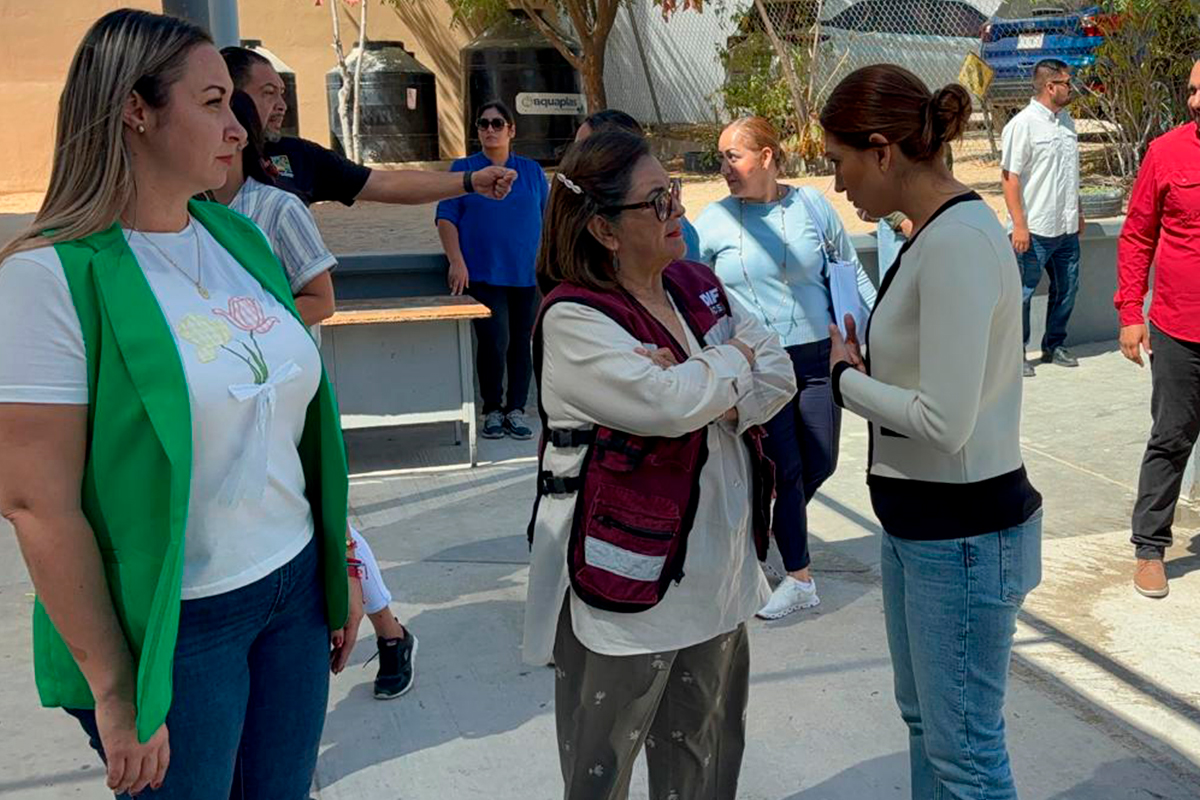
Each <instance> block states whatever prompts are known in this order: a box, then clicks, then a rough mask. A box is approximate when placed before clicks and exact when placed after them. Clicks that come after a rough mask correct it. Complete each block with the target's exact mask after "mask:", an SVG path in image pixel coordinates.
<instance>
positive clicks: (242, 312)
mask: <svg viewBox="0 0 1200 800" xmlns="http://www.w3.org/2000/svg"><path fill="white" fill-rule="evenodd" d="M213 313H214V314H216V315H217V316H218V317H224V318H225V319H227V320H229V321H230V322H232V323H233V324H234V325H235V326H237V327H239V328H241V329H242V330H244V331H245V332H246V333H266V332H267V331H269V330H271V328H273V327H275V323H276V322H279V317H268V316H267V315H265V314H264V313H263V310H262V305H261V304H260V303H259V302H258V301H257V300H255V299H254V298H253V297H231V298H229V310H228V311H226V310H225V309H222V308H214V309H213Z"/></svg>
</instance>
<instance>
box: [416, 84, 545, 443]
mask: <svg viewBox="0 0 1200 800" xmlns="http://www.w3.org/2000/svg"><path fill="white" fill-rule="evenodd" d="M475 126H476V128H477V129H478V131H479V142H480V144H481V145H482V146H483V149H482V150H481V151H480V152H478V153H476V154H474V155H472V156H468V157H467V158H460V159H458V160H457V161H455V162H454V164H453V165H452V166H451V167H450V169H451V170H453V171H456V172H463V173H465V175H466V176H469V175H470V174H471V173H472V172H474V171H476V170H481V169H486V168H487V167H490V166H504V167H508V168H509V169H512V170H516V173H517V179H516V181H515V182H514V183H513V186H512V191H511V192H509V194H508V196H507V197H505V198H504V199H503V200H500V201H495V200H490V199H485V198H483V197H480V196H479V195H475V194H467V195H464V196H462V197H456V198H454V199H452V200H443V201H442V202H440V203H438V207H437V215H436V217H435V219H436V221H437V229H438V236H439V237H440V238H441V240H442V249H443V250H445V251H446V258H447V259H448V260H449V261H450V269H449V274H448V276H447V282H448V283H449V285H450V291H451V292H452V293H453V294H462V293H463V292H466V293H467V294H469V295H470V296H471V297H474V298H475V299H476V300H478V301H479V302H480V303H483V304H484V305H485V306H487V307H488V309H489V310H491V312H492V315H491V317H488V318H486V319H477V320H475V334H476V336H477V337H478V339H479V347H478V352H477V354H476V362H475V366H476V370H477V372H478V374H479V388H480V391H481V393H482V394H483V415H484V420H483V428H482V429H481V430H480V435H482V436H483V437H484V438H485V439H501V438H503V437H504V436H506V435H507V436H511V437H512V438H514V439H528V438H530V437H531V436H533V430H532V429H531V428H530V427H529V423H528V422H527V421H526V417H525V402H526V400H527V399H528V397H529V379H530V376H531V369H532V362H531V361H530V351H529V336H530V331H531V330H532V329H533V315H534V310H535V309H536V307H537V286H536V284H537V281H536V279H535V278H534V260H535V259H536V257H537V249H538V243H539V242H540V241H541V237H542V213H543V212H544V211H545V209H546V198H547V197H548V196H549V188H548V186H547V184H546V173H545V172H544V171H543V170H542V168H541V167H540V166H538V163H537V162H536V161H533V160H531V159H528V158H523V157H521V156H518V155H515V154H514V153H513V152H512V140H513V138H514V137H515V136H516V135H517V127H516V125H515V124H513V115H512V112H511V111H509V109H508V106H506V105H504V103H501V102H500V101H498V100H494V101H492V102H489V103H484V104H483V107H482V108H480V109H479V113H478V114H477V115H476V119H475ZM463 186H464V187H469V186H470V178H469V177H465V176H464V178H463ZM506 366H507V373H508V393H507V397H506V396H505V391H504V378H505V372H506V370H505V367H506Z"/></svg>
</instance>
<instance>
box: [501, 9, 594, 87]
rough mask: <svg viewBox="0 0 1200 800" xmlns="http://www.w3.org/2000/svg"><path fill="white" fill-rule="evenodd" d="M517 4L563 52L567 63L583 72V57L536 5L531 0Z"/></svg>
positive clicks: (549, 40) (556, 48) (548, 39)
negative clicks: (539, 12) (547, 20)
mask: <svg viewBox="0 0 1200 800" xmlns="http://www.w3.org/2000/svg"><path fill="white" fill-rule="evenodd" d="M517 5H518V6H520V8H521V10H522V11H524V12H525V13H526V14H527V15H528V16H529V19H531V20H532V21H533V24H534V25H535V26H536V27H537V29H538V30H539V31H540V32H541V34H542V36H545V37H546V41H548V42H550V44H552V45H554V49H555V50H557V51H558V52H559V53H560V54H562V57H563V58H565V59H566V60H567V63H569V64H570V65H571V66H572V67H574V68H575V69H577V70H579V71H580V72H583V59H581V58H580V57H579V56H578V55H576V54H575V53H574V52H573V51H572V50H571V48H570V47H569V46H568V45H567V43H566V41H564V40H563V38H562V36H560V35H559V33H558V31H556V30H554V28H552V27H551V26H550V25H548V24H547V23H546V21H545V20H544V19H542V17H541V15H540V14H538V13H537V11H536V9H534V7H533V6H532V5H531V4H530V3H529V0H517Z"/></svg>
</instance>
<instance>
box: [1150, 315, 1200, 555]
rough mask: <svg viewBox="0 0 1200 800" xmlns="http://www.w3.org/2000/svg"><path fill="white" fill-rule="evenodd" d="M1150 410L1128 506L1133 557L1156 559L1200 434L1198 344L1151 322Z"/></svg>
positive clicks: (1167, 534) (1165, 540) (1167, 540)
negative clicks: (1134, 496) (1147, 435)
mask: <svg viewBox="0 0 1200 800" xmlns="http://www.w3.org/2000/svg"><path fill="white" fill-rule="evenodd" d="M1150 346H1151V348H1152V349H1153V350H1154V355H1153V356H1151V357H1150V375H1151V382H1152V386H1153V390H1152V394H1151V399H1150V415H1151V416H1152V417H1153V419H1154V425H1153V427H1152V428H1151V429H1150V441H1149V442H1147V443H1146V455H1145V456H1144V457H1143V458H1142V473H1141V476H1140V477H1139V478H1138V497H1137V503H1135V504H1134V506H1133V544H1134V546H1135V547H1136V548H1137V557H1138V558H1154V559H1161V558H1162V557H1163V551H1164V550H1166V549H1167V548H1168V547H1170V546H1171V523H1172V522H1173V521H1174V519H1175V504H1176V503H1177V502H1178V500H1179V487H1180V484H1181V483H1182V482H1183V470H1184V467H1185V466H1187V460H1188V456H1190V455H1191V453H1192V448H1193V447H1194V446H1195V444H1196V439H1197V437H1198V436H1200V343H1196V342H1185V341H1182V340H1180V339H1176V338H1174V337H1172V336H1168V335H1167V334H1165V333H1163V332H1162V331H1160V330H1159V329H1158V328H1155V327H1154V326H1153V325H1151V326H1150Z"/></svg>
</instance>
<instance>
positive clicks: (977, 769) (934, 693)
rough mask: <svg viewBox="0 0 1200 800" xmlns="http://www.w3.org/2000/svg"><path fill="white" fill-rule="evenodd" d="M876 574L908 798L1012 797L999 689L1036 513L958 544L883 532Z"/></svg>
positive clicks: (1037, 547)
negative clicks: (904, 742) (902, 726)
mask: <svg viewBox="0 0 1200 800" xmlns="http://www.w3.org/2000/svg"><path fill="white" fill-rule="evenodd" d="M881 568H882V571H883V608H884V616H885V618H886V622H887V637H888V648H889V649H890V650H891V653H892V667H893V670H894V672H895V683H896V702H897V704H898V705H899V706H900V715H901V716H902V717H903V718H904V722H905V723H906V724H907V725H908V734H909V739H908V743H909V762H910V765H911V772H912V776H911V777H912V797H913V800H951V799H952V798H953V800H1016V797H1017V789H1016V786H1015V785H1014V784H1013V777H1012V770H1011V769H1010V767H1009V761H1008V748H1007V747H1006V746H1005V742H1004V692H1005V687H1006V686H1007V683H1008V666H1009V657H1010V655H1011V654H1012V642H1013V634H1014V632H1015V631H1016V620H1017V612H1018V611H1019V610H1020V608H1021V603H1022V602H1023V601H1024V600H1025V595H1026V594H1027V593H1028V592H1030V591H1031V590H1032V589H1033V588H1034V587H1035V586H1037V585H1038V583H1039V582H1040V581H1041V578H1042V512H1041V511H1040V510H1039V511H1037V512H1036V513H1034V515H1033V516H1031V517H1030V518H1029V519H1028V520H1026V521H1025V522H1024V523H1022V524H1021V525H1018V526H1016V527H1013V528H1008V529H1006V530H1002V531H997V532H995V533H988V534H983V535H981V536H971V537H968V538H964V539H945V540H940V541H914V540H911V539H899V538H897V537H895V536H890V535H888V534H887V533H884V535H883V559H882V564H881Z"/></svg>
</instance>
